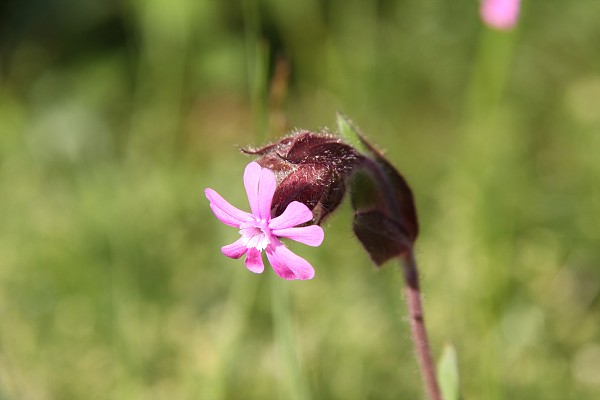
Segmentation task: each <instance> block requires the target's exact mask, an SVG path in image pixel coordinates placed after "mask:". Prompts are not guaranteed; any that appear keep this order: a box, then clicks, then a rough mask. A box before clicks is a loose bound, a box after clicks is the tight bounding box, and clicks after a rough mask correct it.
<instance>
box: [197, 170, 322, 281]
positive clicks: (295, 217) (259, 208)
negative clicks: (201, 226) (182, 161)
mask: <svg viewBox="0 0 600 400" xmlns="http://www.w3.org/2000/svg"><path fill="white" fill-rule="evenodd" d="M244 186H245V187H246V193H247V195H248V202H249V203H250V210H252V214H250V213H247V212H245V211H242V210H239V209H238V208H236V207H234V206H232V205H231V204H229V203H228V202H227V200H225V199H224V198H223V197H221V196H220V195H219V194H218V193H217V192H215V191H214V190H212V189H206V190H205V191H204V193H205V194H206V197H207V198H208V200H209V201H210V208H211V209H212V211H213V212H214V213H215V216H216V217H217V218H218V219H219V220H220V221H221V222H222V223H224V224H225V225H229V226H233V227H236V228H238V229H239V230H240V235H241V236H242V237H241V238H240V239H238V240H237V241H236V242H234V243H232V244H230V245H227V246H223V247H222V248H221V251H222V252H223V254H225V255H226V256H227V257H230V258H240V257H241V256H243V255H244V254H245V255H246V260H245V264H246V268H248V269H249V270H250V271H252V272H255V273H257V274H260V273H261V272H263V270H264V268H265V267H264V264H263V260H262V251H263V250H265V252H266V253H267V258H268V260H269V262H270V263H271V266H272V267H273V269H274V270H275V272H276V273H277V275H279V276H280V277H282V278H284V279H312V277H313V276H314V275H315V270H314V269H313V267H312V266H311V265H310V264H309V263H308V261H306V260H305V259H303V258H302V257H299V256H298V255H296V254H294V253H292V252H291V251H290V250H289V249H288V248H287V247H285V246H284V245H283V243H281V241H280V240H279V239H278V238H280V237H283V238H289V239H292V240H295V241H297V242H300V243H304V244H307V245H309V246H319V245H320V244H321V243H322V242H323V237H324V233H323V229H322V228H321V227H320V226H318V225H309V226H303V227H296V226H297V225H300V224H304V223H306V222H308V221H310V220H312V218H313V214H312V212H311V211H310V210H309V209H308V207H307V206H306V205H304V204H302V203H300V202H297V201H292V202H291V203H290V204H289V205H288V206H287V208H286V209H285V210H284V211H283V213H282V214H281V215H279V216H278V217H276V218H271V202H272V200H273V195H274V193H275V188H276V186H277V182H276V180H275V174H273V172H271V171H270V170H268V169H267V168H261V166H260V165H258V163H256V162H251V163H250V164H248V166H247V167H246V170H245V171H244Z"/></svg>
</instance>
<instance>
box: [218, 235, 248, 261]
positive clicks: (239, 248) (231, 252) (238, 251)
mask: <svg viewBox="0 0 600 400" xmlns="http://www.w3.org/2000/svg"><path fill="white" fill-rule="evenodd" d="M247 251H248V248H247V247H246V246H244V244H243V243H242V239H241V238H240V239H238V240H237V241H235V242H233V243H231V244H228V245H227V246H223V247H221V252H222V253H223V254H225V255H226V256H227V257H229V258H240V257H241V256H243V255H244V254H246V252H247Z"/></svg>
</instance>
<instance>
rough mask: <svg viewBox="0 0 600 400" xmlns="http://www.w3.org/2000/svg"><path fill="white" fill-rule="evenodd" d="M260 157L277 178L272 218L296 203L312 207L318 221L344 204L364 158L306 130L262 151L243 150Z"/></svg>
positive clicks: (331, 138)
mask: <svg viewBox="0 0 600 400" xmlns="http://www.w3.org/2000/svg"><path fill="white" fill-rule="evenodd" d="M242 151H243V152H244V153H246V154H252V155H258V156H260V157H259V158H258V159H257V160H256V161H257V162H258V163H259V164H260V165H261V166H262V167H264V168H268V169H270V170H271V171H273V172H274V173H275V176H276V177H277V183H278V185H277V189H276V191H275V195H274V196H273V203H272V207H271V214H272V215H273V217H276V216H278V215H280V214H281V213H282V212H283V211H284V210H285V209H286V207H287V206H288V204H290V203H291V202H292V201H299V202H300V203H303V204H305V205H306V206H308V208H309V209H311V210H312V212H313V215H314V221H315V223H317V224H320V223H321V221H323V219H324V218H325V217H326V216H327V215H328V214H329V213H331V212H333V211H334V210H335V209H336V208H337V206H338V205H340V203H341V202H342V199H343V198H344V194H345V193H346V186H347V179H348V177H349V176H350V175H351V173H352V171H353V170H354V169H355V167H356V166H357V165H358V164H359V163H360V161H361V158H362V156H361V155H360V154H359V153H358V152H357V151H356V150H355V149H354V148H353V147H352V146H350V145H348V144H346V143H344V142H343V141H342V140H341V139H339V138H337V137H335V136H333V135H331V134H328V133H313V132H310V131H306V130H302V131H299V132H295V133H293V134H292V135H291V136H288V137H285V138H283V139H281V140H280V141H278V142H275V143H272V144H269V145H267V146H264V147H262V148H258V149H243V150H242Z"/></svg>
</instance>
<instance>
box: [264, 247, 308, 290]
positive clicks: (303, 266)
mask: <svg viewBox="0 0 600 400" xmlns="http://www.w3.org/2000/svg"><path fill="white" fill-rule="evenodd" d="M266 252H267V258H268V259H269V262H270V263H271V266H272V267H273V270H275V272H276V273H277V275H279V276H280V277H282V278H284V279H303V280H304V279H312V278H313V277H314V276H315V270H314V269H313V267H312V266H311V265H310V264H309V263H308V261H306V260H305V259H304V258H302V257H300V256H298V255H296V254H294V253H292V252H291V251H290V250H289V249H288V248H287V247H285V246H284V245H283V243H281V242H280V241H279V240H277V239H275V240H273V241H272V242H271V244H270V245H269V246H267V249H266Z"/></svg>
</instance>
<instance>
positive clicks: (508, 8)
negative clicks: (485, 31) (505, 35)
mask: <svg viewBox="0 0 600 400" xmlns="http://www.w3.org/2000/svg"><path fill="white" fill-rule="evenodd" d="M520 3H521V0H483V2H482V3H481V19H483V22H485V23H486V24H487V25H489V26H491V27H492V28H496V29H500V30H508V29H511V28H512V27H513V26H514V25H515V24H516V23H517V18H518V17H519V5H520Z"/></svg>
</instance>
